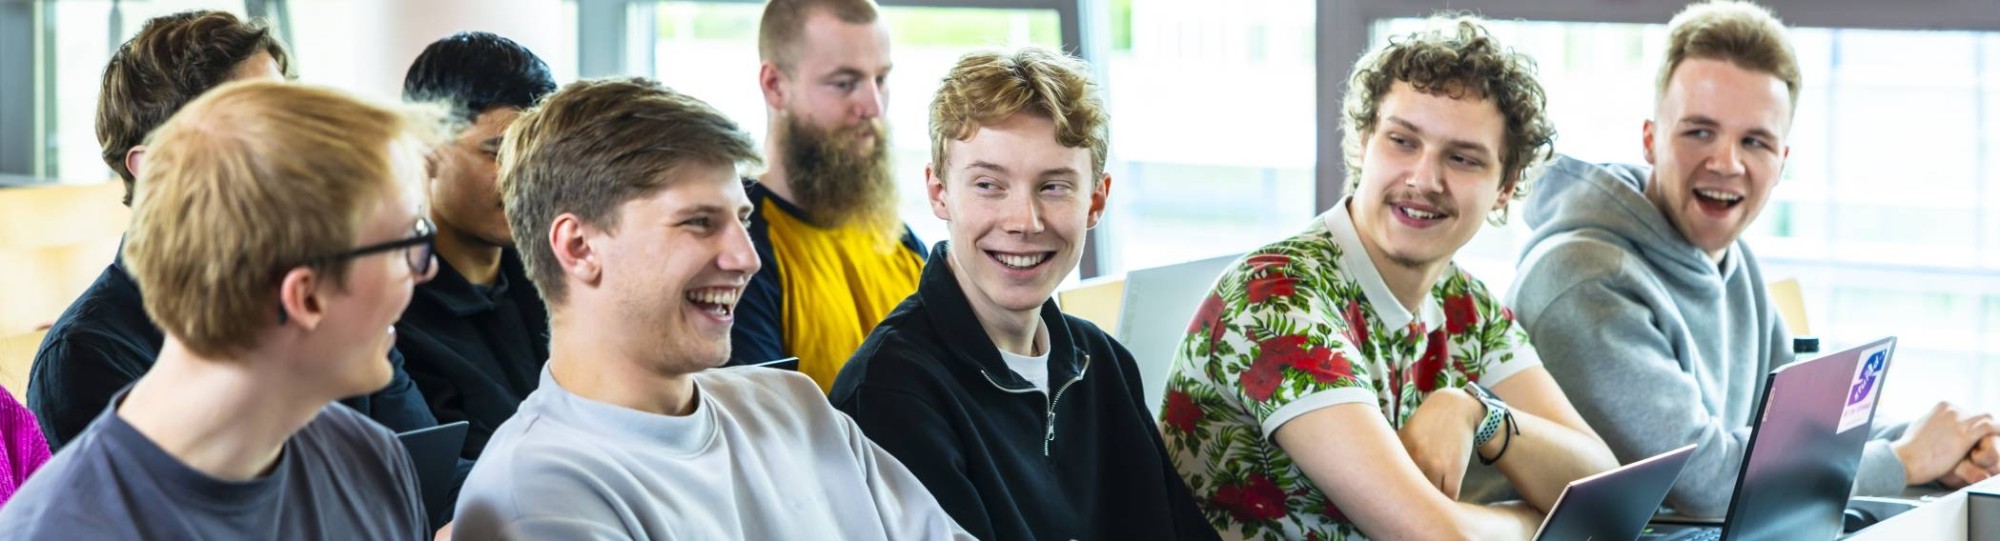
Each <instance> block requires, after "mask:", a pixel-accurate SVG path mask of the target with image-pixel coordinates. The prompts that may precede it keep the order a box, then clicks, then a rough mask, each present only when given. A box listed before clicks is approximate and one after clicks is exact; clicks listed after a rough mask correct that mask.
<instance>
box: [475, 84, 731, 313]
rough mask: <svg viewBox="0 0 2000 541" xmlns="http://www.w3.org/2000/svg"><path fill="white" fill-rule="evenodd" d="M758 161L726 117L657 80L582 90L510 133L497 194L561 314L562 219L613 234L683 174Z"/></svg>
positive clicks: (545, 296)
mask: <svg viewBox="0 0 2000 541" xmlns="http://www.w3.org/2000/svg"><path fill="white" fill-rule="evenodd" d="M760 161H761V160H760V159H759V158H758V156H757V146H756V143H753V142H751V140H750V134H748V133H745V132H744V131H743V130H742V129H741V128H738V127H736V123H735V122H733V121H731V120H729V117H727V116H723V115H722V113H721V112H718V111H716V110H715V108H713V107H709V105H708V104H707V103H703V102H702V101H701V100H698V99H695V98H693V97H690V96H688V95H686V94H682V93H679V92H675V91H673V90H672V89H669V88H667V87H666V86H664V85H661V84H660V83H659V82H658V81H654V80H651V79H643V78H627V79H599V80H590V81H578V82H574V83H570V84H569V85H568V86H564V87H563V88H562V90H560V91H558V92H556V93H555V94H552V95H550V96H549V98H548V100H546V101H543V102H542V103H541V104H540V105H537V106H535V107H534V108H532V109H529V110H528V111H527V112H525V113H522V114H521V118H520V119H518V120H515V121H514V125H513V126H509V127H508V128H507V136H506V139H505V142H503V143H501V145H500V190H501V192H502V193H503V195H504V197H503V200H504V204H505V205H506V208H507V224H508V225H509V226H511V227H512V228H513V230H514V239H515V240H514V245H515V246H517V247H519V249H520V250H521V263H522V264H523V266H525V267H527V270H528V279H529V280H531V281H533V282H534V283H535V287H536V288H537V289H538V290H540V292H541V294H542V301H543V302H544V303H546V304H548V305H549V306H550V307H551V308H557V307H560V306H561V305H562V304H563V301H564V295H565V294H567V293H568V285H566V284H564V283H563V271H562V265H561V264H560V263H559V262H557V260H556V254H555V248H554V247H552V246H549V240H548V235H549V227H550V225H552V224H553V223H554V222H555V219H556V217H557V216H561V215H563V214H564V213H569V214H574V215H576V217H577V218H578V219H581V220H582V221H583V222H584V223H587V224H590V225H592V226H597V227H603V228H607V229H609V228H612V227H614V226H615V225H616V224H617V223H618V209H619V206H620V205H623V204H625V202H627V201H631V200H634V199H638V198H642V197H646V196H649V195H651V194H654V193H658V192H659V191H660V190H663V189H666V188H668V187H669V186H672V185H673V183H674V181H675V179H674V178H670V177H673V176H674V175H675V174H676V172H677V171H679V170H680V168H682V167H684V166H688V165H721V166H736V167H739V168H740V167H743V166H748V165H755V164H757V163H759V162H760Z"/></svg>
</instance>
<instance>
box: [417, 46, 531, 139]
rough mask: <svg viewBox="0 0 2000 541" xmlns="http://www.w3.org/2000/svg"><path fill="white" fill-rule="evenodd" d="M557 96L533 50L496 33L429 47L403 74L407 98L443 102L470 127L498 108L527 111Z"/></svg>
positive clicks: (454, 116) (459, 119)
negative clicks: (538, 103) (551, 95)
mask: <svg viewBox="0 0 2000 541" xmlns="http://www.w3.org/2000/svg"><path fill="white" fill-rule="evenodd" d="M555 91H556V79H555V77H554V76H551V75H549V65H548V63H546V62H543V61H542V58H541V57H539V56H535V53H534V51H529V50H528V48H527V47H523V46H521V44H519V43H515V42H514V40H511V39H507V38H505V37H501V36H499V35H497V34H493V33H491V32H459V33H457V34H452V35H450V36H446V37H445V38H444V39H440V40H437V41H433V42H431V44H430V46H428V47H424V52H423V54H419V55H417V61H416V62H412V63H410V71H409V73H407V74H404V75H403V99H404V100H406V101H415V102H439V103H443V104H445V105H446V106H448V107H450V108H451V117H452V119H453V120H456V121H459V122H464V123H466V124H471V123H472V121H473V120H475V119H477V118H479V115H480V113H485V112H486V111H488V110H491V109H493V108H495V107H513V108H515V109H527V108H529V107H533V106H534V105H535V102H537V101H541V99H542V97H544V96H548V95H549V94H550V93H553V92H555Z"/></svg>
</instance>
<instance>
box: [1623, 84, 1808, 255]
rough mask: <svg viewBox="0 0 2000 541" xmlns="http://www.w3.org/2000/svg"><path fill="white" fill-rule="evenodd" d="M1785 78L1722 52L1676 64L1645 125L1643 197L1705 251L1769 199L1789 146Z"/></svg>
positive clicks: (1718, 250)
mask: <svg viewBox="0 0 2000 541" xmlns="http://www.w3.org/2000/svg"><path fill="white" fill-rule="evenodd" d="M1790 130H1791V96H1790V94H1789V93H1788V91H1787V89H1786V87H1785V83H1784V81H1782V80H1780V79H1779V78H1777V77H1776V76H1773V75H1771V74H1768V73H1763V72H1758V71H1751V70H1746V69H1743V68H1739V67H1737V66H1735V65H1734V64H1731V63H1729V62H1726V61H1721V60H1709V59H1694V58H1691V59H1688V60H1686V61H1684V62H1682V63H1681V65H1680V66H1679V67H1677V68H1675V70H1674V73H1673V77H1672V78H1671V79H1670V80H1668V82H1667V87H1666V92H1665V93H1664V94H1663V95H1662V96H1661V98H1660V104H1659V109H1658V111H1657V116H1656V118H1655V120H1653V121H1648V122H1647V123H1646V126H1645V145H1646V161H1647V162H1648V163H1651V164H1653V178H1652V180H1651V181H1650V182H1648V183H1647V184H1646V198H1647V199H1649V200H1651V201H1652V202H1653V205H1654V206H1656V207H1658V208H1659V209H1660V213H1661V214H1664V215H1666V217H1667V220H1668V221H1670V222H1672V223H1673V224H1674V228H1675V229H1677V230H1679V231H1680V233H1681V237H1682V238H1685V239H1687V241H1688V242H1689V243H1692V244H1694V245H1695V246H1696V247H1699V248H1701V249H1702V251H1704V252H1706V253H1708V255H1709V257H1711V258H1718V259H1719V258H1720V257H1721V256H1722V253H1723V252H1724V251H1726V250H1728V249H1729V245H1730V244H1732V243H1735V242H1736V239H1737V237H1740V236H1742V235H1743V230H1745V229H1748V228H1749V227H1750V224H1751V222H1753V221H1755V220H1756V219H1757V214H1758V213H1760V212H1762V211H1763V209H1764V203H1765V201H1767V200H1769V199H1770V195H1771V188H1772V187H1773V186H1775V185H1777V183H1778V177H1779V175H1780V174H1781V173H1783V172H1784V167H1785V157H1786V155H1787V154H1789V153H1790V148H1789V147H1787V146H1785V136H1786V134H1787V133H1788V132H1789V131H1790Z"/></svg>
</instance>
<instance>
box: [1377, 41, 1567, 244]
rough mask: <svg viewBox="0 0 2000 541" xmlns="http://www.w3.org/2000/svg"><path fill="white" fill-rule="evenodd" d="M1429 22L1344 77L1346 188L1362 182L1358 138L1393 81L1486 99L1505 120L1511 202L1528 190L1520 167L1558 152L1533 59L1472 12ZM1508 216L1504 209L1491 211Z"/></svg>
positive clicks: (1504, 158) (1504, 160)
mask: <svg viewBox="0 0 2000 541" xmlns="http://www.w3.org/2000/svg"><path fill="white" fill-rule="evenodd" d="M1430 22H1431V23H1432V24H1431V25H1430V26H1431V27H1432V28H1430V29H1427V30H1422V31H1418V32H1413V33H1410V34H1407V35H1402V36H1397V37H1393V38H1390V39H1389V45H1388V46H1386V47H1383V48H1381V49H1378V50H1376V51H1375V52H1373V53H1370V54H1369V55H1368V56H1366V57H1363V58H1362V59H1361V61H1360V62H1359V63H1357V64H1355V66H1354V75H1352V76H1350V77H1349V78H1348V81H1347V96H1346V97H1345V99H1343V100H1342V111H1343V113H1345V116H1346V118H1345V120H1344V122H1343V124H1344V126H1343V127H1344V128H1345V132H1346V133H1345V134H1343V135H1342V137H1341V148H1342V151H1343V154H1344V155H1345V157H1346V160H1347V174H1348V176H1347V192H1348V193H1354V190H1355V188H1356V187H1357V186H1358V185H1359V184H1360V180H1361V143H1362V141H1364V140H1366V139H1367V138H1368V136H1369V135H1370V134H1372V133H1374V132H1375V125H1376V122H1377V121H1378V120H1380V118H1379V116H1378V114H1379V109H1380V108H1381V106H1382V98H1384V97H1386V96H1387V95H1388V94H1389V89H1390V88H1391V87H1393V86H1395V83H1397V82H1404V83H1409V84H1410V86H1411V87H1414V88H1416V89H1417V91H1419V92H1423V93H1426V94H1431V95H1437V96H1448V97H1450V98H1452V99H1466V98H1474V99H1490V100H1493V104H1494V105H1495V106H1497V107H1498V108H1499V109H1500V115H1501V116H1502V117H1505V119H1506V121H1507V133H1506V137H1505V140H1504V141H1503V143H1504V145H1505V147H1504V148H1502V149H1501V165H1502V167H1501V175H1502V176H1501V177H1500V178H1501V180H1500V186H1501V190H1503V191H1509V192H1510V195H1511V197H1510V198H1509V201H1517V200H1520V199H1521V198H1524V197H1527V196H1528V184H1529V182H1528V179H1526V178H1523V177H1522V173H1523V172H1524V171H1526V170H1527V169H1528V167H1530V166H1532V165H1534V164H1535V163H1537V162H1540V161H1542V160H1546V159H1548V158H1549V157H1550V156H1552V155H1553V153H1554V152H1555V138H1556V128H1555V124H1553V123H1551V122H1550V121H1549V118H1548V103H1547V102H1548V98H1547V96H1546V95H1545V94H1544V93H1543V92H1542V84H1541V83H1540V82H1539V81H1537V80H1536V79H1535V61H1534V59H1532V58H1529V57H1528V55H1525V54H1521V53H1519V52H1515V51H1514V50H1513V49H1512V48H1509V47H1504V46H1502V45H1501V44H1500V42H1499V40H1496V39H1494V38H1493V34H1492V33H1491V32H1489V31H1487V29H1486V26H1485V25H1483V24H1481V23H1480V20H1479V19H1478V18H1477V17H1473V16H1469V15H1457V14H1439V15H1436V16H1433V17H1431V20H1430ZM1489 220H1491V221H1492V222H1493V223H1495V224H1500V223H1505V222H1506V221H1507V208H1506V207H1501V209H1500V210H1498V211H1495V212H1494V214H1493V215H1491V216H1489Z"/></svg>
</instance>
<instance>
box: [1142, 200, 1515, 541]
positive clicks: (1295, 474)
mask: <svg viewBox="0 0 2000 541" xmlns="http://www.w3.org/2000/svg"><path fill="white" fill-rule="evenodd" d="M1540 362H1541V361H1540V359H1539V358H1538V357H1536V355H1535V352H1534V349H1533V346H1531V345H1529V343H1528V335H1527V333H1526V331H1524V330H1522V328H1521V326H1520V325H1517V324H1515V322H1514V315H1513V313H1512V312H1511V311H1509V310H1507V309H1506V308H1505V307H1503V306H1501V304H1500V303H1499V302H1498V301H1496V300H1495V299H1494V298H1493V297H1492V295H1490V294H1488V293H1487V291H1486V287H1485V285H1483V284H1481V283H1480V282H1479V281H1478V280H1476V279H1473V278H1472V277H1471V276H1469V275H1467V274H1465V272H1464V271H1463V270H1461V269H1459V268H1458V267H1457V266H1456V265H1453V266H1452V267H1451V269H1450V270H1448V271H1447V272H1446V273H1445V275H1444V276H1443V277H1442V278H1441V279H1439V280H1438V283H1437V285H1435V286H1434V287H1432V288H1431V292H1430V295H1429V296H1428V297H1426V298H1425V299H1424V300H1423V302H1422V303H1421V304H1420V309H1419V310H1418V313H1416V314H1412V313H1410V312H1409V311H1408V310H1406V309H1404V308H1403V306H1402V304H1401V303H1399V302H1397V301H1396V298H1395V296H1394V295H1393V294H1391V293H1390V292H1389V289H1388V286H1387V285H1386V284H1384V283H1383V281H1382V278H1381V275H1379V274H1377V273H1376V270H1375V266H1374V264H1373V263H1372V262H1370V260H1369V258H1368V255H1367V251H1366V250H1365V249H1363V248H1362V245H1361V241H1360V239H1359V237H1358V236H1357V235H1356V234H1355V232H1354V226H1353V222H1352V221H1351V220H1350V219H1349V218H1348V213H1347V203H1346V201H1344V200H1343V201H1342V202H1341V204H1339V205H1336V206H1335V207H1334V208H1333V209H1332V210H1329V211H1327V212H1326V213H1325V214H1324V215H1322V216H1321V217H1320V218H1319V219H1316V220H1314V223H1313V225H1312V226H1311V227H1309V228H1307V229H1306V231H1305V232H1304V233H1302V234H1299V235H1297V236H1294V237H1292V238H1289V239H1286V240H1284V241H1280V242H1278V243H1275V244H1271V245H1269V246H1265V247H1263V248H1261V249H1258V250H1257V251H1255V252H1252V253H1250V254H1249V255H1247V256H1245V257H1244V258H1243V260H1241V261H1239V262H1238V263H1237V264H1236V265H1235V266H1234V267H1232V268H1231V269H1230V270H1229V271H1227V272H1225V273H1223V275H1222V277H1221V278H1220V279H1219V280H1218V281H1217V283H1216V285H1215V289H1214V291H1213V292H1212V293H1211V294H1210V295H1209V296H1208V298H1207V300H1206V301H1204V302H1203V303H1202V304H1201V308H1200V309H1199V310H1198V312H1197V313H1196V314H1195V316H1194V321H1192V322H1190V323H1189V324H1188V334H1187V336H1186V337H1185V338H1184V339H1183V340H1182V341H1181V345H1180V348H1179V350H1178V352H1177V353H1176V354H1175V356H1174V364H1173V367H1172V369H1171V372H1170V374H1169V376H1168V378H1167V396H1166V404H1165V407H1164V408H1162V409H1161V425H1162V427H1163V430H1164V431H1165V434H1166V444H1167V451H1168V454H1170V455H1172V457H1173V461H1174V466H1175V467H1176V468H1177V469H1179V470H1180V473H1181V477H1182V478H1183V479H1186V480H1187V483H1188V487H1189V488H1191V489H1193V491H1194V495H1195V498H1196V499H1197V500H1199V501H1200V503H1201V506H1202V511H1203V513H1204V514H1205V515H1207V517H1208V520H1209V522H1210V523H1212V524H1214V525H1215V527H1216V529H1217V530H1219V531H1221V532H1222V535H1223V537H1224V538H1247V539H1277V538H1283V539H1320V540H1329V541H1331V540H1348V539H1363V538H1364V536H1363V535H1362V534H1361V532H1360V530H1358V529H1356V528H1355V527H1354V525H1353V524H1352V523H1349V522H1347V520H1346V517H1344V516H1343V515H1341V514H1340V510H1339V509H1336V508H1335V506H1334V504H1333V502H1332V501H1331V500H1329V499H1328V498H1327V497H1326V495H1325V494H1323V493H1321V492H1320V490H1319V488H1318V487H1317V486H1315V485H1314V484H1313V482H1312V480H1311V479H1309V478H1307V477H1306V475H1305V473H1304V472H1302V471H1300V470H1299V468H1298V466H1297V465H1295V464H1293V463H1292V461H1291V459H1290V458H1289V457H1287V456H1286V455H1285V453H1284V451H1283V450H1282V449H1279V448H1278V445H1277V442H1276V441H1274V440H1272V439H1271V436H1272V434H1273V433H1275V432H1276V431H1277V429H1278V427H1279V426H1282V425H1284V424H1285V422H1287V421H1290V420H1292V419H1295V418H1297V417H1298V416H1300V415H1303V414H1305V413H1307V412H1311V411H1313V410H1316V409H1320V408H1325V407H1328V406H1334V405H1338V404H1347V403H1370V404H1376V405H1377V406H1379V407H1380V408H1381V409H1382V416H1383V417H1384V418H1386V419H1387V420H1388V421H1389V425H1390V426H1392V427H1401V426H1402V425H1403V422H1404V421H1405V420H1406V419H1408V417H1409V415H1410V413H1411V412H1413V411H1415V410H1416V409H1417V405H1418V404H1420V403H1422V402H1423V399H1424V397H1425V396H1427V395H1429V394H1430V392H1431V391H1432V390H1435V389H1439V388H1444V387H1458V386H1463V385H1465V383H1467V382H1478V383H1481V384H1483V385H1488V386H1491V385H1492V384H1494V383H1497V382H1499V381H1500V380H1502V379H1505V378H1507V377H1508V376H1511V375H1514V374H1515V373H1517V372H1519V371H1521V370H1522V369H1524V368H1528V367H1531V366H1535V365H1538V364H1540Z"/></svg>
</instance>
